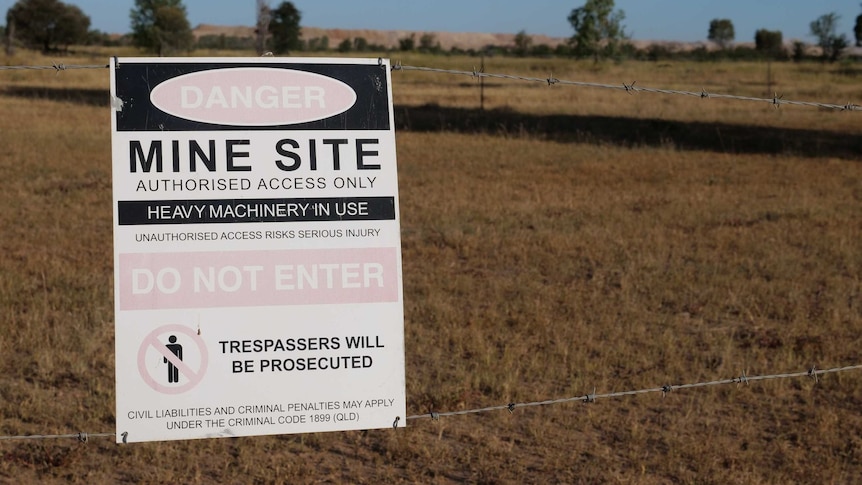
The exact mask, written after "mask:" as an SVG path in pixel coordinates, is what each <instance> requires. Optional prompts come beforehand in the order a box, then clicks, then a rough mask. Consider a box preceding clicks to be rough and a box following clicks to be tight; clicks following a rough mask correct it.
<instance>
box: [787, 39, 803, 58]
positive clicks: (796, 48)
mask: <svg viewBox="0 0 862 485" xmlns="http://www.w3.org/2000/svg"><path fill="white" fill-rule="evenodd" d="M805 50H806V49H805V42H802V41H801V40H795V41H793V54H791V56H790V57H791V58H792V59H793V62H800V61H802V60H803V59H805V55H806V52H805Z"/></svg>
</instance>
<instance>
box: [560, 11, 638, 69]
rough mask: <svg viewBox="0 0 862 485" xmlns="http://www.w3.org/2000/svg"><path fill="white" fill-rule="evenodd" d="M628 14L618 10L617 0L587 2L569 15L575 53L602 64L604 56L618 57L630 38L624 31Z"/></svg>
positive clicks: (572, 45) (570, 42)
mask: <svg viewBox="0 0 862 485" xmlns="http://www.w3.org/2000/svg"><path fill="white" fill-rule="evenodd" d="M625 16H626V15H625V12H623V11H622V10H616V11H614V0H587V2H586V3H585V4H584V6H582V7H578V8H576V9H574V10H572V12H571V13H570V14H569V18H568V20H569V23H570V24H571V25H572V28H573V29H574V30H575V35H573V36H572V37H571V38H570V39H569V44H570V45H571V47H572V53H573V54H574V55H576V56H582V57H589V56H592V57H593V59H594V60H595V61H596V62H598V60H599V58H600V57H602V56H604V55H614V54H615V53H616V51H617V48H618V46H619V44H620V43H621V42H622V41H623V40H624V39H625V38H626V36H625V32H624V31H623V25H622V22H623V19H625Z"/></svg>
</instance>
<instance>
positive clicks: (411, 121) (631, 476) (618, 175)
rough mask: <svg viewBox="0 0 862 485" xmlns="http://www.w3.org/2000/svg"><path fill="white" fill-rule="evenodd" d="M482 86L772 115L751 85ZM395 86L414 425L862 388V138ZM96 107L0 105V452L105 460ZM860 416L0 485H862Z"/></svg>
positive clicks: (785, 71)
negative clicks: (719, 96)
mask: <svg viewBox="0 0 862 485" xmlns="http://www.w3.org/2000/svg"><path fill="white" fill-rule="evenodd" d="M64 61H67V62H68V63H72V62H73V61H72V60H64ZM402 61H403V62H404V63H405V64H417V65H433V66H435V67H454V68H458V69H466V70H470V69H471V68H472V64H474V63H475V62H476V60H475V59H467V58H428V57H422V58H419V57H417V58H410V57H408V58H405V59H402ZM74 62H76V63H102V62H105V59H104V58H102V57H98V56H97V57H93V58H86V59H85V58H82V59H75V60H74ZM5 63H6V64H50V60H47V59H42V58H39V57H38V56H36V55H35V54H31V53H23V54H21V55H20V56H19V57H18V58H15V59H6V60H5ZM489 64H490V65H489V66H488V69H487V70H488V71H491V72H505V73H514V72H517V73H522V74H525V75H549V74H551V73H553V75H554V76H555V77H558V78H562V79H572V80H575V79H577V80H588V81H593V80H595V81H599V82H616V81H618V82H620V83H622V82H631V81H637V82H638V84H639V85H649V86H656V87H675V88H682V89H691V90H698V89H700V88H702V87H703V88H705V89H706V90H708V91H723V92H732V93H734V94H742V95H763V94H765V93H764V90H765V66H761V65H757V64H688V63H674V64H668V65H664V64H662V65H655V64H638V63H625V64H621V65H605V64H601V65H598V66H594V65H592V64H590V63H583V64H581V63H571V62H568V61H562V60H547V61H544V60H543V61H537V60H522V61H515V60H502V59H494V60H493V63H489ZM840 69H841V68H840V67H833V66H823V65H819V64H818V65H815V64H803V65H792V64H781V65H777V66H776V65H774V66H773V70H774V72H775V73H776V79H777V82H778V87H779V90H780V91H781V92H782V93H784V94H785V97H786V98H793V99H813V100H818V101H828V102H841V103H844V102H848V101H853V100H858V99H859V94H862V93H860V91H859V88H858V74H857V75H856V76H857V77H854V76H853V75H852V72H853V71H852V70H851V71H850V72H851V74H847V73H846V66H845V67H844V69H845V73H842V72H839V70H840ZM857 69H858V68H857ZM393 77H394V88H393V89H394V93H395V102H396V105H397V113H398V118H399V124H398V135H397V142H398V157H399V160H398V163H399V179H400V184H401V187H400V193H401V211H402V213H401V217H402V231H403V252H404V253H403V258H404V285H405V292H404V293H405V310H406V319H407V321H406V323H405V332H406V349H407V351H406V354H407V355H406V357H407V394H408V413H409V414H421V413H426V412H429V411H431V410H435V411H454V410H460V409H470V408H477V407H483V406H490V405H500V404H505V403H508V402H526V401H535V400H543V399H548V398H559V397H570V396H578V395H584V394H586V393H588V392H591V391H592V390H593V388H595V389H596V392H598V393H603V392H613V391H622V390H632V389H642V388H652V387H658V386H661V385H663V384H667V383H672V384H681V383H689V382H699V381H711V380H715V379H725V378H730V377H733V376H738V375H740V374H741V373H742V372H743V371H745V372H747V373H748V374H749V375H757V374H772V373H781V372H798V371H802V370H805V369H807V368H810V367H811V366H812V365H817V367H818V368H828V367H834V366H841V365H849V364H859V363H862V355H860V350H859V348H860V328H862V244H860V240H862V211H860V208H862V165H860V159H862V156H861V155H860V154H862V150H856V148H858V146H859V145H858V143H859V142H858V140H859V138H860V134H862V122H860V114H859V113H847V112H845V113H841V112H831V111H821V110H817V109H810V108H796V107H782V108H780V109H778V110H776V109H773V108H772V107H770V106H768V105H759V104H754V103H743V102H735V101H724V100H714V99H712V100H700V99H692V98H682V97H671V96H662V95H648V94H645V93H641V94H638V95H636V96H627V95H626V94H625V93H621V92H616V91H602V90H590V89H581V88H573V87H566V86H553V87H548V86H542V85H535V86H534V85H527V84H522V83H517V82H493V83H490V86H486V96H487V97H486V105H485V108H486V110H485V111H479V110H478V109H477V108H478V87H477V85H476V81H475V80H471V79H470V78H466V77H465V78H461V77H458V76H448V75H441V74H427V73H415V72H396V73H394V74H393ZM107 85H108V73H107V70H105V71H70V72H64V73H61V74H60V75H55V74H54V73H53V72H25V73H22V72H4V73H2V78H0V112H2V113H3V116H0V139H2V141H3V143H2V149H3V156H2V157H0V174H2V178H0V207H2V209H0V223H2V227H3V237H2V238H0V311H2V320H0V325H2V332H1V333H0V335H2V337H0V355H2V359H0V376H2V377H0V410H2V420H0V434H2V435H19V434H45V433H72V432H77V431H79V430H83V431H89V432H99V431H113V427H114V417H113V408H114V394H113V393H114V390H113V389H114V384H113V379H114V376H113V361H114V356H113V338H112V333H113V310H112V308H113V306H112V305H113V303H112V294H111V292H112V282H111V278H112V268H111V264H112V263H111V261H112V258H111V254H112V249H111V202H110V201H111V187H110V173H111V169H110V164H111V161H110V150H109V147H110V130H109V126H110V125H109V120H108V115H109V109H108V104H107ZM767 139H769V140H779V143H773V144H770V143H771V142H769V141H768V140H767ZM764 140H765V141H764ZM854 143H856V144H855V145H854ZM812 147H813V148H812ZM854 150H856V151H854ZM860 405H862V375H860V374H858V373H856V372H848V373H842V374H830V375H827V376H824V377H823V378H822V380H821V382H820V383H817V384H815V382H814V381H813V380H810V379H789V380H779V381H768V382H756V383H752V384H751V385H749V386H739V387H736V386H721V387H712V388H704V389H690V390H679V391H675V392H673V393H671V394H669V395H668V396H667V397H666V398H664V399H662V398H661V397H660V395H658V394H648V395H644V396H635V397H625V398H615V399H607V400H599V401H598V402H596V403H595V404H590V405H586V404H583V403H569V404H558V405H552V406H544V407H531V408H524V409H517V410H516V411H515V412H514V413H512V414H510V413H508V412H505V411H501V412H491V413H486V414H480V415H470V416H460V417H447V418H443V419H441V420H440V421H438V422H435V421H431V420H430V419H422V420H415V421H411V422H410V426H409V427H408V428H406V429H404V430H399V431H398V432H394V431H391V430H380V431H368V432H346V433H326V434H309V435H302V436H279V437H255V438H238V439H220V440H200V441H189V442H168V443H147V444H135V445H126V446H117V445H114V444H113V442H112V441H113V440H111V439H104V438H93V439H91V440H90V442H89V443H87V444H80V443H76V442H75V441H74V440H42V441H26V442H22V441H14V442H12V441H2V442H0V453H2V457H3V459H2V461H0V481H4V482H8V483H26V482H36V481H39V482H45V483H61V482H72V483H117V482H123V483H169V482H170V483H312V482H356V483H381V482H386V483H391V482H408V483H415V482H424V483H453V482H470V483H525V482H526V483H558V482H566V483H602V482H609V483H716V484H718V483H722V484H724V483H755V484H756V483H770V484H781V483H854V482H857V481H858V480H859V478H860V477H862V438H860V436H862V418H860V416H859V409H860Z"/></svg>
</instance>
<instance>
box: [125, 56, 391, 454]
mask: <svg viewBox="0 0 862 485" xmlns="http://www.w3.org/2000/svg"><path fill="white" fill-rule="evenodd" d="M111 97H112V103H111V105H112V109H113V112H112V117H111V128H112V131H111V134H112V159H113V188H114V189H113V193H114V200H113V203H114V295H115V313H116V323H115V336H116V386H117V389H116V393H117V402H116V412H117V435H118V441H120V440H125V441H126V442H135V441H155V440H176V439H194V438H211V437H226V436H250V435H264V434H286V433H305V432H318V431H337V430H352V429H371V428H387V427H392V426H393V425H395V426H404V425H405V421H406V419H405V414H406V413H405V411H406V404H405V401H406V399H405V385H404V331H403V326H404V324H403V321H404V316H403V294H402V285H401V242H400V229H399V218H398V214H399V209H398V184H397V170H396V157H395V134H394V123H393V113H392V94H391V82H390V77H389V64H388V61H385V60H378V59H311V58H307V59H300V58H289V59H277V58H276V59H274V58H252V59H237V58H175V59H172V58H119V59H114V60H113V62H112V64H111Z"/></svg>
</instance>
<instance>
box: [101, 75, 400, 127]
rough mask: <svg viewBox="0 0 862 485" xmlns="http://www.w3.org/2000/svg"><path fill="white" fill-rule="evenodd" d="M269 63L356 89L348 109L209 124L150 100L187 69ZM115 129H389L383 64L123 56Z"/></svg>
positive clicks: (117, 88)
mask: <svg viewBox="0 0 862 485" xmlns="http://www.w3.org/2000/svg"><path fill="white" fill-rule="evenodd" d="M249 67H253V68H272V69H280V70H290V71H301V72H305V73H312V74H318V75H321V76H326V77H328V78H332V79H335V80H338V81H341V82H343V83H344V84H346V85H347V86H349V87H350V88H351V89H352V90H353V92H354V93H355V94H356V102H355V103H354V104H353V106H352V107H350V109H348V110H347V111H344V112H342V113H339V114H336V115H334V116H331V117H328V118H325V119H321V120H316V121H308V122H301V123H293V124H275V125H265V126H256V125H248V124H245V125H237V124H214V123H206V122H201V121H194V120H190V119H185V118H181V117H178V116H174V115H171V114H169V113H166V112H165V111H162V110H160V109H159V108H157V107H156V106H154V105H153V103H152V102H151V98H150V94H151V92H152V91H153V90H154V89H155V88H156V87H157V86H158V85H159V84H161V83H163V82H165V81H168V80H170V79H173V78H176V77H179V76H182V75H185V74H191V73H199V72H203V71H216V70H227V69H233V68H249ZM115 74H116V97H117V98H118V101H119V102H121V103H122V109H121V110H119V111H116V112H115V113H114V116H116V117H117V131H237V130H252V131H255V130H278V129H290V130H337V131H345V130H389V91H388V88H387V82H386V74H387V73H386V68H385V67H383V66H378V65H356V64H350V65H347V64H303V63H296V64H285V63H283V62H282V63H275V62H274V63H267V62H254V63H243V62H236V63H218V62H212V63H209V62H206V63H182V64H178V63H170V62H159V63H150V62H140V63H138V62H125V63H123V64H122V65H120V66H119V67H117V68H116V71H115Z"/></svg>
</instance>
